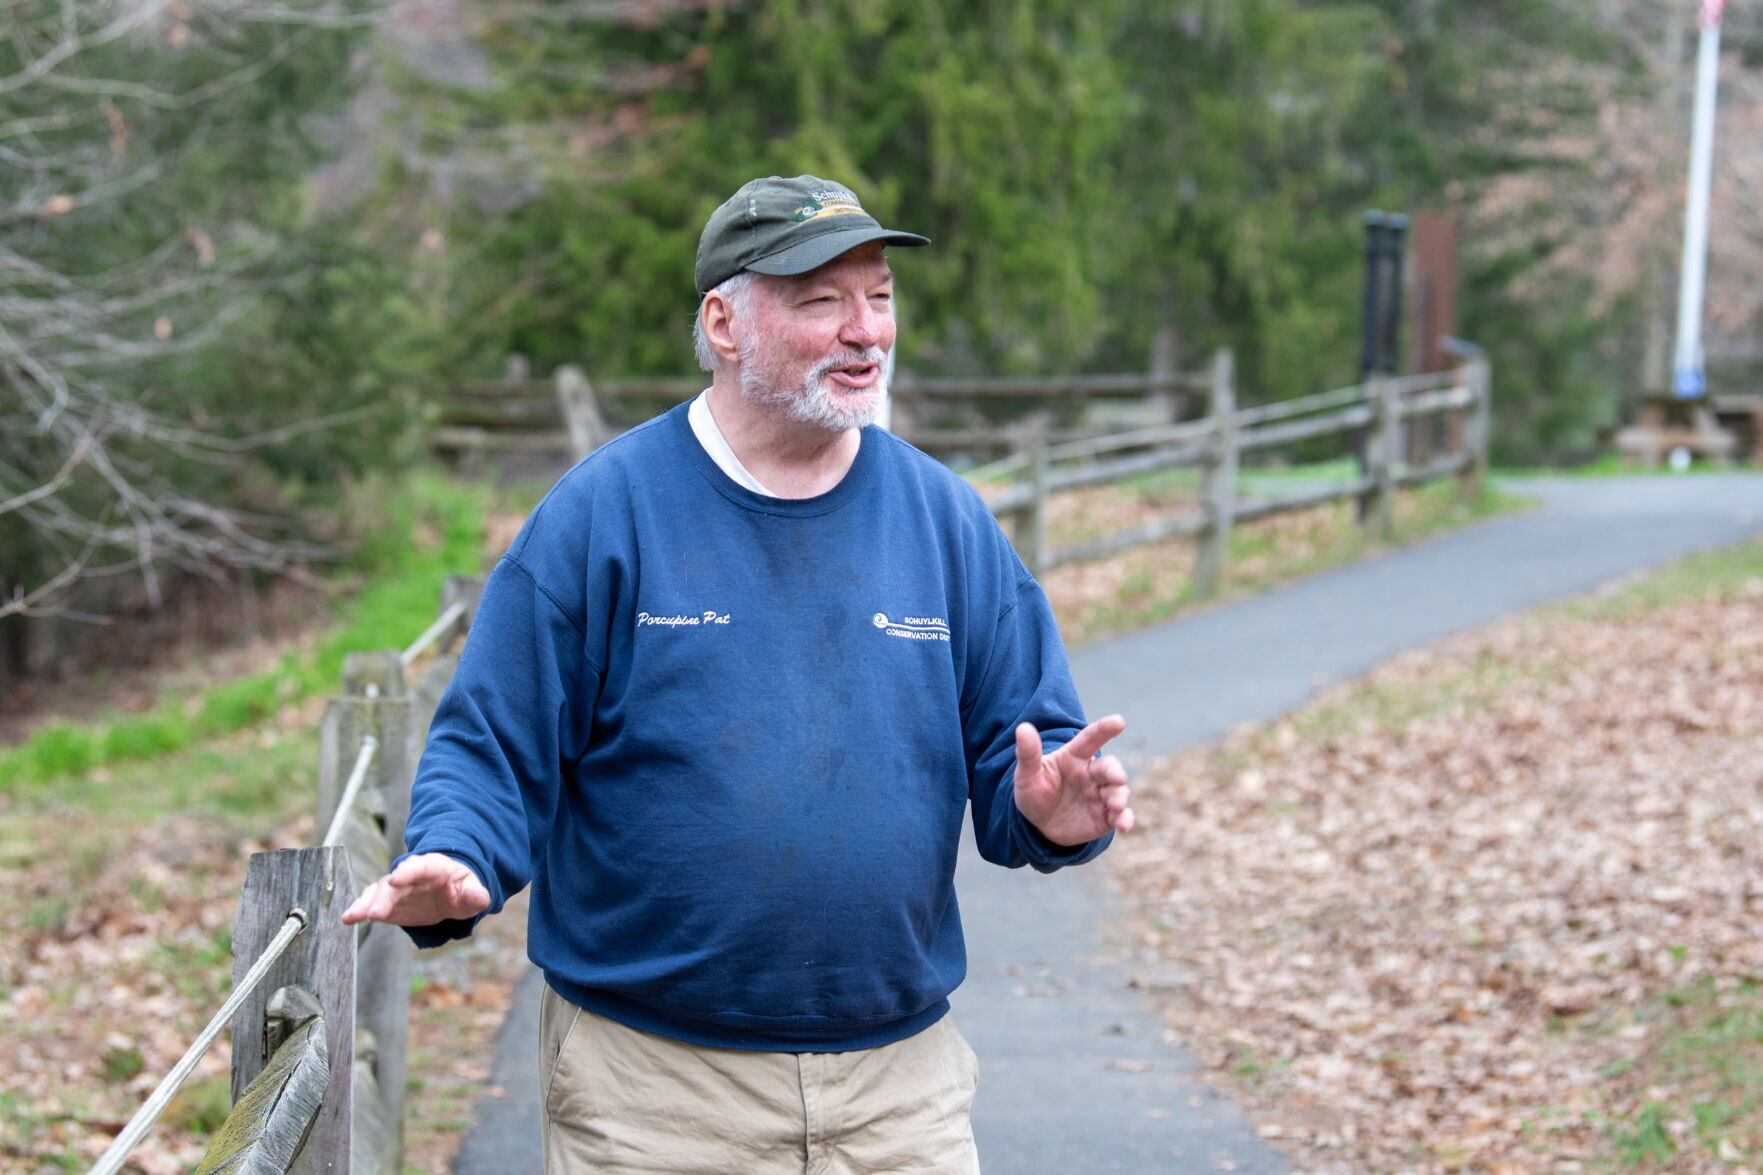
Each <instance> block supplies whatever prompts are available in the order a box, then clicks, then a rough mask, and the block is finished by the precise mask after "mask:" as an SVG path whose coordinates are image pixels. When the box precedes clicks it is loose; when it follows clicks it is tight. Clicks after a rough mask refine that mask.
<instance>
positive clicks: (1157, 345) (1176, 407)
mask: <svg viewBox="0 0 1763 1175" xmlns="http://www.w3.org/2000/svg"><path fill="white" fill-rule="evenodd" d="M1180 341H1181V335H1180V333H1179V332H1178V331H1177V330H1176V328H1175V326H1174V324H1168V325H1165V326H1162V327H1159V328H1158V330H1157V333H1156V334H1155V335H1152V336H1151V363H1150V376H1151V399H1153V400H1155V401H1156V402H1158V403H1159V404H1161V405H1162V406H1163V418H1164V419H1165V420H1167V421H1168V422H1169V423H1170V424H1176V423H1179V422H1180V420H1181V418H1182V412H1183V409H1184V408H1185V407H1186V405H1185V404H1184V403H1183V401H1184V400H1185V399H1186V397H1185V396H1184V395H1183V394H1182V389H1181V388H1180V386H1179V382H1180V377H1181V373H1180V371H1179V370H1178V369H1177V367H1176V361H1177V352H1178V350H1179V344H1180Z"/></svg>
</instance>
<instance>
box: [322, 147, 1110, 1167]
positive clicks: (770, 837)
mask: <svg viewBox="0 0 1763 1175" xmlns="http://www.w3.org/2000/svg"><path fill="white" fill-rule="evenodd" d="M928 243H929V242H928V241H926V240H925V238H923V237H920V236H916V235H913V234H910V233H901V232H894V231H890V230H888V229H884V228H883V227H882V226H881V225H880V224H878V223H877V222H876V221H875V220H874V219H873V218H872V217H870V216H869V215H868V213H866V212H865V211H864V210H863V208H862V207H861V205H860V204H859V203H858V201H857V199H856V197H855V196H853V195H852V194H851V192H850V191H849V190H848V189H847V188H845V187H844V186H842V185H840V184H836V183H831V182H828V181H826V180H822V179H817V178H815V177H813V176H797V177H795V178H794V179H784V178H780V177H777V176H772V177H769V178H766V179H759V180H754V181H752V182H751V183H749V184H747V185H746V186H744V187H742V188H741V190H740V191H738V192H736V193H735V195H734V196H733V197H732V198H731V199H730V200H728V201H727V202H726V203H724V204H723V205H722V206H721V207H720V208H718V209H717V210H716V212H715V213H714V214H712V216H711V217H710V220H709V223H708V224H707V225H706V226H705V228H704V232H703V236H702V238H701V239H700V241H699V245H698V263H697V280H698V289H699V291H700V293H701V295H702V299H701V301H700V304H699V307H698V319H697V329H696V332H695V338H696V343H697V348H698V355H699V359H700V361H701V362H702V363H703V365H704V366H705V367H706V368H707V369H708V370H710V371H711V372H712V379H711V385H710V387H709V389H708V390H707V391H705V392H704V393H703V395H701V396H699V397H698V398H696V399H695V400H693V401H691V402H690V404H688V405H682V406H681V407H679V408H676V409H674V410H673V411H671V412H668V413H666V414H665V415H663V416H660V417H658V418H656V419H654V420H651V421H649V422H648V423H647V424H644V425H642V426H641V427H639V428H636V429H633V430H631V431H630V432H629V433H626V434H625V435H624V436H622V437H620V438H619V439H617V440H615V441H613V442H611V443H610V444H607V445H605V446H604V447H602V448H601V449H600V450H599V451H598V452H596V453H594V454H593V455H592V456H591V457H589V458H588V459H587V460H585V461H583V462H582V463H581V464H579V465H578V466H576V467H575V469H573V470H572V471H570V473H568V474H567V475H565V476H564V478H563V479H562V480H561V481H560V482H558V484H557V486H556V487H555V488H554V489H553V490H552V491H551V493H550V494H549V495H548V496H547V497H546V499H545V501H544V502H543V503H541V504H540V506H539V508H538V509H537V510H535V511H534V512H533V515H532V517H531V518H530V519H528V520H527V524H526V526H525V528H524V529H523V530H522V531H521V533H520V536H519V537H518V538H516V539H515V541H514V545H513V546H512V547H511V548H510V549H509V551H508V553H507V554H506V555H505V556H503V558H502V560H501V562H500V564H499V565H498V566H497V568H496V570H495V573H494V574H493V575H492V576H491V578H490V582H489V585H488V587H487V589H486V590H485V593H484V598H483V603H482V605H481V607H480V609H479V611H478V615H477V620H476V623H475V624H474V625H473V627H472V631H471V637H470V639H469V641H468V642H467V644H466V649H465V653H464V656H463V658H462V660H461V662H460V666H459V670H458V673H457V674H456V675H455V677H454V679H453V683H452V685H451V687H450V688H449V690H448V692H447V694H446V696H445V698H443V700H442V702H441V704H440V707H439V709H438V711H437V712H436V715H435V720H434V725H433V727H432V729H431V732H430V735H429V744H428V749H427V751H426V752H425V754H424V756H423V759H422V764H421V768H420V770H419V772H418V775H417V781H416V790H415V794H414V796H413V799H412V805H411V814H410V821H409V829H408V833H407V838H408V841H409V848H410V853H409V854H407V855H406V856H405V857H403V858H401V859H400V861H399V862H398V863H397V864H396V867H395V868H394V870H393V872H392V873H391V874H390V875H389V876H388V877H386V878H385V879H383V880H381V881H380V882H378V883H376V884H375V885H373V886H371V887H370V888H369V889H368V890H367V892H366V893H364V894H363V895H362V896H361V898H360V900H359V901H357V902H356V903H355V904H354V905H353V906H352V907H351V908H350V910H349V911H348V912H347V913H346V914H345V915H344V920H345V921H347V922H359V921H362V920H365V919H377V920H381V921H386V922H393V923H397V924H399V925H403V926H406V927H408V928H409V929H410V933H411V936H412V937H413V938H414V939H415V940H416V941H417V942H418V943H419V944H422V945H434V944H438V943H440V942H443V941H446V940H447V939H449V938H454V937H458V936H461V935H465V934H468V933H470V929H471V926H472V924H473V922H474V920H475V919H476V918H478V917H481V916H483V915H484V914H486V913H493V912H495V911H496V910H498V909H500V908H501V906H502V904H503V902H504V901H506V900H507V898H508V897H509V895H511V894H513V893H515V892H516V891H518V890H519V889H520V888H521V887H522V886H524V885H526V884H528V883H529V882H531V884H532V886H533V894H532V906H531V914H530V920H529V931H528V944H529V945H528V950H529V953H530V954H531V956H532V959H533V962H534V963H535V964H537V965H538V966H539V967H540V968H541V969H542V970H543V971H544V973H545V978H546V981H547V984H548V988H547V991H546V993H545V1003H544V1008H543V1011H542V1015H541V1036H542V1040H541V1050H542V1055H541V1064H542V1066H543V1069H542V1074H543V1076H542V1080H541V1090H542V1097H543V1118H544V1134H545V1154H546V1168H547V1171H548V1172H551V1173H553V1175H558V1173H562V1172H584V1173H585V1172H593V1173H594V1175H623V1173H626V1172H631V1173H634V1172H654V1173H657V1175H659V1173H667V1175H683V1173H702V1175H731V1173H739V1175H769V1173H772V1172H778V1173H782V1172H790V1173H792V1175H802V1173H804V1172H816V1173H818V1172H840V1173H857V1172H889V1173H898V1172H926V1173H929V1172H939V1173H941V1172H947V1173H951V1175H953V1173H957V1172H959V1173H963V1175H966V1173H970V1172H974V1171H977V1170H978V1160H977V1158H976V1156H975V1153H974V1146H973V1135H972V1130H971V1127H970V1125H969V1121H968V1110H969V1107H970V1105H971V1102H972V1098H973V1091H974V1086H975V1079H976V1074H975V1063H974V1058H973V1053H972V1050H971V1049H969V1048H968V1047H967V1045H966V1043H965V1041H963V1040H962V1038H961V1036H960V1034H959V1033H958V1032H957V1031H956V1030H955V1028H954V1026H953V1024H952V1023H951V1022H950V1019H949V1017H948V1014H947V1013H948V1010H949V1004H948V999H947V997H948V995H949V993H950V991H952V990H953V989H954V988H955V986H956V985H957V984H959V983H960V982H961V979H962V977H963V975H964V974H965V970H966V958H965V951H964V947H963V943H962V936H961V923H960V918H959V916H958V913H957V910H956V903H955V893H954V888H953V883H954V873H955V857H956V847H957V842H958V840H959V836H960V826H961V821H962V817H963V810H964V809H965V808H967V807H968V806H971V808H972V811H973V827H974V832H975V837H976V840H977V842H978V845H979V850H980V852H981V854H982V855H983V856H984V857H985V858H986V859H987V860H989V861H993V862H995V863H997V864H1000V865H1007V866H1012V867H1015V866H1020V865H1025V864H1026V865H1032V866H1034V867H1035V868H1037V869H1040V870H1043V871H1050V870H1053V869H1056V868H1058V867H1060V866H1062V865H1070V864H1077V863H1079V862H1082V861H1087V860H1089V859H1090V858H1092V857H1094V856H1096V855H1097V854H1098V853H1100V852H1101V851H1102V849H1103V848H1104V847H1105V846H1106V844H1107V840H1108V838H1109V837H1110V836H1111V835H1112V833H1113V831H1114V830H1116V829H1120V830H1124V829H1127V828H1129V827H1131V825H1132V812H1131V810H1130V809H1129V808H1128V807H1127V799H1128V789H1127V781H1126V773H1125V771H1124V770H1123V768H1122V767H1121V764H1120V762H1119V760H1117V759H1115V758H1114V757H1112V756H1104V755H1102V754H1101V748H1102V746H1103V744H1105V743H1106V742H1107V741H1108V740H1109V739H1111V738H1113V737H1114V736H1115V735H1117V734H1119V733H1120V731H1121V729H1122V728H1123V727H1124V723H1123V722H1122V720H1121V719H1120V718H1119V717H1109V718H1103V719H1101V720H1100V721H1097V722H1094V723H1091V724H1089V725H1087V726H1086V725H1085V724H1084V722H1083V719H1082V717H1081V712H1080V709H1079V706H1078V701H1077V697H1076V695H1075V692H1074V690H1073V688H1072V683H1071V678H1070V674H1069V672H1068V669H1067V667H1066V661H1065V653H1064V650H1063V648H1062V646H1061V644H1060V641H1059V635H1058V630H1057V628H1056V627H1055V625H1054V622H1053V617H1052V615H1051V613H1050V611H1049V609H1048V607H1047V602H1046V599H1045V597H1044V596H1043V595H1042V593H1041V591H1040V588H1039V587H1038V586H1037V585H1036V584H1035V582H1034V580H1033V579H1032V578H1031V577H1030V576H1029V574H1028V572H1027V571H1025V570H1024V568H1023V566H1022V564H1021V562H1019V561H1018V560H1017V558H1016V556H1015V554H1014V552H1013V551H1012V550H1011V549H1010V545H1009V543H1008V542H1007V541H1006V540H1005V538H1004V536H1003V534H1002V533H1001V532H1000V531H999V530H998V527H997V525H996V524H995V523H994V522H993V520H992V518H991V516H990V514H989V513H988V512H987V510H986V508H985V506H984V505H983V504H982V503H981V501H980V500H979V498H978V496H977V495H975V494H974V493H973V491H972V490H971V489H970V488H969V487H968V486H967V485H966V484H964V483H963V482H962V481H961V480H960V479H959V478H957V477H955V476H954V475H952V474H951V473H949V472H948V471H947V470H946V469H944V468H943V467H942V466H941V465H939V464H938V463H936V462H935V461H932V460H931V459H929V458H927V457H925V456H924V455H923V454H921V453H919V452H918V451H917V450H915V449H913V448H912V447H911V446H909V445H906V444H904V443H903V442H901V441H899V440H897V439H896V438H894V437H893V436H891V435H889V434H888V433H886V432H884V431H881V430H880V429H877V428H873V427H870V422H871V421H872V420H873V418H874V417H875V414H876V411H877V409H878V408H879V406H880V404H881V400H882V396H883V394H884V392H885V373H886V370H887V357H888V352H889V351H890V349H891V348H892V347H893V345H894V315H893V274H892V273H891V272H890V271H889V268H888V263H887V261H886V259H885V257H884V255H883V250H884V248H885V247H886V246H888V245H895V246H917V245H925V244H928Z"/></svg>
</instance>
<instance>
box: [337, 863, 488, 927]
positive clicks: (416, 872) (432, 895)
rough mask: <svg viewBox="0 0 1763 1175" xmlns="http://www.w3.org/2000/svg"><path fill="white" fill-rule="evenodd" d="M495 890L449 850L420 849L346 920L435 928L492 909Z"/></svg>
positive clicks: (362, 899)
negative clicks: (485, 886)
mask: <svg viewBox="0 0 1763 1175" xmlns="http://www.w3.org/2000/svg"><path fill="white" fill-rule="evenodd" d="M489 906H490V891H489V890H487V889H485V888H484V885H483V882H481V881H479V880H478V877H477V874H475V873H473V872H472V871H471V870H470V868H468V867H467V866H465V865H463V864H461V863H460V862H458V861H456V860H454V859H453V858H452V857H449V856H447V855H446V854H445V853H418V854H417V855H416V856H414V857H406V858H404V860H403V861H401V862H399V864H398V867H397V868H396V869H394V870H392V871H391V872H390V873H388V874H386V875H385V876H384V877H382V878H380V879H379V880H378V881H376V882H374V883H373V884H372V885H370V886H368V887H367V888H366V889H365V890H363V891H362V892H361V896H360V897H358V898H356V899H355V901H354V902H353V903H352V904H351V905H350V906H349V908H348V909H347V910H344V911H343V923H344V925H346V926H353V925H354V924H355V923H357V922H389V923H391V924H392V925H394V926H433V925H435V924H436V923H437V922H446V921H448V920H449V919H453V918H472V917H475V916H476V915H478V914H481V913H483V912H484V911H485V910H487V909H489Z"/></svg>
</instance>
